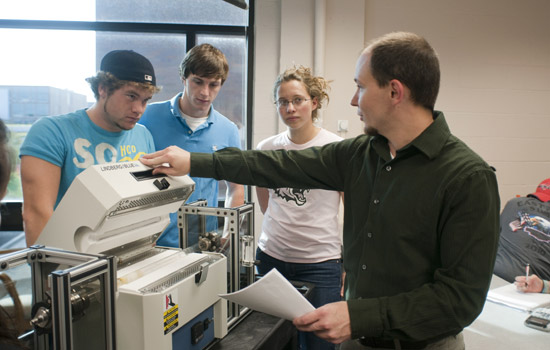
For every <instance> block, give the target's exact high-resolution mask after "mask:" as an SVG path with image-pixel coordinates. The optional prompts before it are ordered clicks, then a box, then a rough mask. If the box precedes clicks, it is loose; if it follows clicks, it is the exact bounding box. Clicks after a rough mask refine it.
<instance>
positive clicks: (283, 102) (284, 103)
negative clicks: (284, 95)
mask: <svg viewBox="0 0 550 350" xmlns="http://www.w3.org/2000/svg"><path fill="white" fill-rule="evenodd" d="M309 100H311V98H303V97H294V98H293V99H292V101H289V100H283V99H281V100H277V101H276V102H275V105H277V107H278V108H282V107H285V108H286V107H288V105H289V104H290V103H292V105H293V106H294V107H298V106H300V105H301V104H302V103H303V102H305V101H309Z"/></svg>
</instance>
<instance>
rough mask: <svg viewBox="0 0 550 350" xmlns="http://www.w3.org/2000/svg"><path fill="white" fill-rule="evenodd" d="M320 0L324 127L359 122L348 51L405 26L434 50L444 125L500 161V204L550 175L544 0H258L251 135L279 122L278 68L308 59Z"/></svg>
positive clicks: (352, 54) (549, 55)
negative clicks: (327, 83)
mask: <svg viewBox="0 0 550 350" xmlns="http://www.w3.org/2000/svg"><path fill="white" fill-rule="evenodd" d="M319 3H321V4H324V5H325V6H326V18H325V34H326V36H325V40H324V46H325V47H324V52H325V56H324V57H323V60H324V72H323V75H324V76H326V77H327V78H329V79H331V80H333V83H332V93H331V96H330V97H331V101H330V104H329V105H328V107H327V108H326V109H325V110H324V113H323V114H322V116H323V118H322V125H323V127H325V128H327V129H328V130H330V131H333V132H337V122H338V120H348V121H349V131H348V132H347V133H344V134H343V136H344V137H354V136H356V135H358V134H360V133H361V132H362V125H361V123H360V122H359V120H358V117H357V115H356V111H355V109H354V108H352V107H351V106H350V105H349V101H350V100H351V97H352V95H353V93H354V90H355V85H354V83H353V74H354V70H355V61H356V59H357V57H358V55H359V53H360V51H361V49H362V48H363V47H364V46H365V43H366V42H367V41H368V40H370V39H372V38H375V37H378V36H380V35H382V34H384V33H387V32H391V31H397V30H405V31H412V32H415V33H418V34H420V35H423V36H425V37H426V38H427V39H428V41H429V42H430V43H431V44H432V45H433V46H434V48H435V49H436V51H437V52H438V54H439V57H440V62H441V71H442V84H441V90H440V94H439V99H438V102H437V104H436V108H437V109H439V110H442V111H444V112H445V115H446V118H447V121H448V123H449V125H450V127H451V131H452V132H453V133H454V134H455V135H457V136H458V137H459V138H461V139H462V140H464V141H465V142H466V143H467V144H468V145H470V147H471V148H473V149H474V150H475V151H476V152H478V153H479V154H480V155H481V156H482V157H483V158H484V159H485V160H486V161H487V162H488V163H490V164H491V165H492V166H494V167H495V168H496V169H497V178H498V181H499V188H500V195H501V201H502V204H503V205H504V204H505V202H506V201H507V200H508V199H510V198H511V197H514V196H515V195H526V194H528V193H531V192H533V191H534V190H535V188H536V186H537V185H538V183H539V182H541V181H542V180H543V179H545V178H548V177H550V156H549V155H548V151H549V150H550V40H549V39H548V38H549V35H550V21H549V20H548V14H549V13H550V2H549V1H547V0H524V1H521V2H520V1H515V0H484V1H476V0H463V1H452V0H415V1H410V0H393V1H387V0H325V1H319V0H318V1H315V0H261V1H256V23H257V29H256V34H257V42H256V43H257V44H256V73H255V74H256V81H255V101H254V118H255V123H254V126H253V127H254V141H253V144H254V145H255V144H257V142H259V141H260V140H262V139H263V138H265V137H267V136H270V135H273V134H275V133H277V132H280V131H282V130H284V127H283V126H282V125H281V124H280V123H279V122H278V121H277V116H276V114H275V110H274V108H273V105H272V100H271V84H272V83H273V80H274V79H275V75H276V74H277V73H279V72H280V71H282V70H283V69H284V68H285V67H287V66H288V65H289V64H293V63H297V64H304V65H310V66H312V67H313V65H314V63H315V58H314V51H315V47H314V39H315V35H316V32H315V30H314V25H315V18H314V16H315V6H317V5H319ZM264 21H265V22H264ZM271 31H275V32H271ZM257 221H258V222H257V225H259V223H260V222H261V217H258V218H257ZM257 232H259V231H257Z"/></svg>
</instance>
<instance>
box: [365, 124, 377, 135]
mask: <svg viewBox="0 0 550 350" xmlns="http://www.w3.org/2000/svg"><path fill="white" fill-rule="evenodd" d="M363 132H364V133H365V134H367V135H369V136H377V135H378V129H375V128H373V127H370V126H365V128H364V129H363Z"/></svg>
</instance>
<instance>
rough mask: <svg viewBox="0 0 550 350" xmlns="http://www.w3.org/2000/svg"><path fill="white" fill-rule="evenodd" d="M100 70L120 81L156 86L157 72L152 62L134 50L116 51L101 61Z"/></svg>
mask: <svg viewBox="0 0 550 350" xmlns="http://www.w3.org/2000/svg"><path fill="white" fill-rule="evenodd" d="M99 69H100V70H102V71H104V72H109V73H111V74H112V75H114V76H115V77H117V78H118V79H120V80H128V81H135V82H138V83H149V84H152V85H155V86H156V78H155V70H154V69H153V65H152V64H151V62H150V61H149V60H148V59H147V58H145V57H144V56H142V55H140V54H139V53H137V52H135V51H132V50H114V51H111V52H109V53H107V54H106V55H105V56H104V57H103V59H102V60H101V65H100V67H99Z"/></svg>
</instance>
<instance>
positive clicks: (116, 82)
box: [86, 71, 160, 100]
mask: <svg viewBox="0 0 550 350" xmlns="http://www.w3.org/2000/svg"><path fill="white" fill-rule="evenodd" d="M86 81H87V82H88V83H89V84H90V87H91V88H92V91H93V92H94V96H95V98H96V100H99V85H103V86H104V87H105V88H106V89H107V93H108V95H109V96H111V95H112V94H113V92H115V91H116V90H118V89H120V88H121V87H123V86H125V85H130V86H135V87H137V88H140V89H146V90H147V91H149V92H151V93H153V94H155V93H157V92H159V91H160V87H158V86H154V85H151V84H149V83H138V82H135V81H128V80H120V79H118V78H117V77H115V76H114V75H113V74H111V73H109V72H103V71H99V72H97V74H96V75H95V76H94V77H89V78H86Z"/></svg>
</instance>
